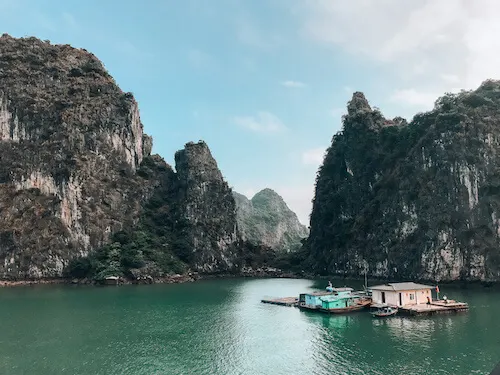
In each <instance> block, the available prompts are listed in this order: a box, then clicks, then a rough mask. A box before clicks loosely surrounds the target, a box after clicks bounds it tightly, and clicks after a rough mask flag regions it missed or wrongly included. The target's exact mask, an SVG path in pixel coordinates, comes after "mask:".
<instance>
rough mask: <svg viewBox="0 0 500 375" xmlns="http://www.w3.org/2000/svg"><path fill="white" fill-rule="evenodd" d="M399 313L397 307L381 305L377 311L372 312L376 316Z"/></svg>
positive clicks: (381, 316) (383, 316) (382, 316)
mask: <svg viewBox="0 0 500 375" xmlns="http://www.w3.org/2000/svg"><path fill="white" fill-rule="evenodd" d="M397 313H398V309H397V307H391V306H387V307H380V308H379V309H378V310H377V311H374V312H372V315H373V317H374V318H386V317H388V316H394V315H396V314H397Z"/></svg>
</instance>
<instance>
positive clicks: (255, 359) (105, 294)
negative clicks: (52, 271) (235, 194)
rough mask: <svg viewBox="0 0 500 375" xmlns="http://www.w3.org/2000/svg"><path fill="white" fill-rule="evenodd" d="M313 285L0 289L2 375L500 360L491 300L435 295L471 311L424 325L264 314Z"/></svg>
mask: <svg viewBox="0 0 500 375" xmlns="http://www.w3.org/2000/svg"><path fill="white" fill-rule="evenodd" d="M323 284H325V283H324V282H322V283H320V284H317V285H316V286H317V287H321V288H323V287H324V285H323ZM335 284H336V286H343V283H342V285H339V283H335ZM325 285H326V284H325ZM351 285H352V284H351ZM313 286H315V285H314V283H313V281H308V280H291V279H261V280H255V279H254V280H213V281H200V282H196V283H190V284H180V285H148V286H145V285H144V286H123V287H100V288H98V287H97V288H96V287H71V286H39V287H18V288H4V289H0V374H2V375H18V374H39V375H49V374H75V375H76V374H78V375H80V374H82V375H83V374H85V375H89V374H103V375H104V374H105V375H113V374H141V375H142V374H144V375H146V374H147V375H152V374H277V375H281V374H321V375H323V374H325V375H326V374H453V375H461V374H464V375H465V374H467V375H469V374H489V371H491V369H492V368H493V367H494V366H495V364H496V363H497V362H498V361H500V319H499V318H498V315H499V312H500V298H499V297H500V292H499V291H498V290H496V291H495V290H487V289H480V288H476V289H470V290H461V289H446V288H442V290H441V291H442V293H445V294H447V295H448V297H449V298H453V299H458V300H464V301H467V302H469V303H470V306H471V309H470V311H469V313H466V314H462V315H446V316H436V317H429V318H422V317H421V318H409V317H408V318H407V317H394V318H389V319H385V320H377V319H374V318H372V317H371V316H370V315H369V314H367V313H364V312H360V313H355V314H351V315H344V316H324V315H317V314H314V313H309V312H302V311H299V310H298V309H296V308H291V307H281V306H274V305H265V304H262V303H260V299H261V298H264V297H266V296H287V295H290V296H291V295H298V293H299V292H302V291H306V290H308V289H310V288H312V287H313ZM354 286H356V287H357V286H358V285H354ZM443 289H444V290H443Z"/></svg>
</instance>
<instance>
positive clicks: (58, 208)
mask: <svg viewBox="0 0 500 375" xmlns="http://www.w3.org/2000/svg"><path fill="white" fill-rule="evenodd" d="M151 148H152V139H151V138H150V137H148V136H147V135H145V134H143V126H142V124H141V121H140V118H139V111H138V106H137V103H136V102H135V100H134V98H133V96H132V95H131V94H130V93H124V92H122V91H121V90H120V89H119V87H118V86H117V85H116V83H115V82H114V81H113V79H112V78H111V77H110V75H109V74H108V73H107V72H106V70H105V69H104V67H103V65H102V64H101V62H100V61H99V60H98V59H97V58H96V57H95V56H94V55H92V54H90V53H88V52H87V51H85V50H78V49H74V48H72V47H70V46H68V45H64V46H62V45H51V44H50V43H48V42H42V41H40V40H38V39H35V38H27V39H15V38H12V37H10V36H8V35H3V36H2V37H1V38H0V278H4V279H6V278H7V279H8V278H49V277H59V276H61V275H62V273H63V269H64V268H65V267H66V266H67V265H68V264H69V262H70V261H71V260H72V259H75V258H83V259H90V260H89V261H88V262H87V263H85V264H83V263H80V264H78V267H80V271H82V272H83V273H85V272H87V271H88V269H93V270H94V271H95V272H100V273H101V274H104V273H106V272H107V273H109V272H111V271H110V270H112V271H113V272H125V271H126V270H130V269H131V268H142V267H146V266H148V267H153V268H155V269H157V270H158V269H159V270H162V271H163V272H168V271H169V270H171V269H173V268H179V267H178V264H183V265H185V266H186V267H191V266H192V267H194V268H196V269H199V270H204V271H213V270H217V269H220V268H223V269H225V268H227V267H231V265H232V262H233V261H234V259H233V257H234V254H233V250H231V244H232V243H233V242H235V240H236V236H237V234H236V230H235V226H236V224H235V219H234V215H235V213H234V201H233V199H232V197H231V195H230V191H229V188H228V187H227V185H226V184H225V182H224V181H223V180H222V176H221V175H220V172H219V171H218V170H217V166H216V164H215V161H214V160H213V159H212V158H211V156H210V152H209V151H208V148H207V147H206V145H204V144H197V145H194V144H188V145H187V146H186V149H185V150H183V151H181V152H179V153H178V154H177V155H176V161H177V173H175V172H174V171H173V170H172V168H170V166H168V165H167V164H166V163H165V162H164V161H163V160H162V159H161V158H160V157H157V156H155V157H151V156H149V154H150V153H151ZM214 205H216V207H215V206H214ZM221 215H222V216H224V215H227V217H226V216H224V217H222V216H221ZM177 231H181V232H182V233H183V235H185V236H186V239H187V240H186V241H183V240H182V239H181V238H180V237H179V236H176V235H175V233H176V232H177ZM110 241H112V244H111V245H106V244H108V243H109V242H110ZM104 245H106V246H104ZM97 249H101V250H100V251H98V252H97V253H96V252H95V250H97ZM102 249H104V250H102ZM191 253H194V256H192V257H191V256H190V254H191ZM89 254H92V256H91V257H90V258H86V257H87V255H89ZM189 262H192V263H189ZM174 265H176V267H174ZM181 268H182V267H181Z"/></svg>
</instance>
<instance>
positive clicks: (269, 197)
mask: <svg viewBox="0 0 500 375" xmlns="http://www.w3.org/2000/svg"><path fill="white" fill-rule="evenodd" d="M233 196H234V199H235V202H236V207H237V215H236V217H237V221H238V227H239V229H240V232H241V234H242V237H243V239H245V240H248V241H250V242H251V243H254V244H262V245H266V246H268V247H271V248H273V249H275V250H277V251H294V250H296V249H298V248H299V247H300V244H301V242H300V241H301V240H302V239H303V238H305V237H307V235H308V230H307V228H306V227H305V226H304V225H302V224H301V223H300V221H299V219H298V218H297V215H296V214H295V213H294V212H293V211H292V210H290V208H289V207H288V206H287V204H286V203H285V201H284V200H283V198H282V197H281V196H280V195H279V194H278V193H277V192H276V191H274V190H272V189H269V188H265V189H263V190H261V191H259V192H258V193H256V194H255V195H254V196H253V197H252V199H248V198H247V197H246V196H244V195H242V194H239V193H237V192H233Z"/></svg>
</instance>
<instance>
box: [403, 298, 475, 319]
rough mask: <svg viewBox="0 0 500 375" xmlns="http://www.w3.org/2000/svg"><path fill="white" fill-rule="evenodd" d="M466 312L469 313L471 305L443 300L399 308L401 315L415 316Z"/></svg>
mask: <svg viewBox="0 0 500 375" xmlns="http://www.w3.org/2000/svg"><path fill="white" fill-rule="evenodd" d="M466 311H469V305H468V304H467V303H465V302H457V301H453V300H449V301H447V302H445V301H443V300H440V301H432V302H431V303H430V304H429V305H428V304H426V303H420V304H418V305H405V306H403V307H399V312H400V313H401V314H406V315H413V316H422V315H440V314H453V313H459V312H466Z"/></svg>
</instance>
